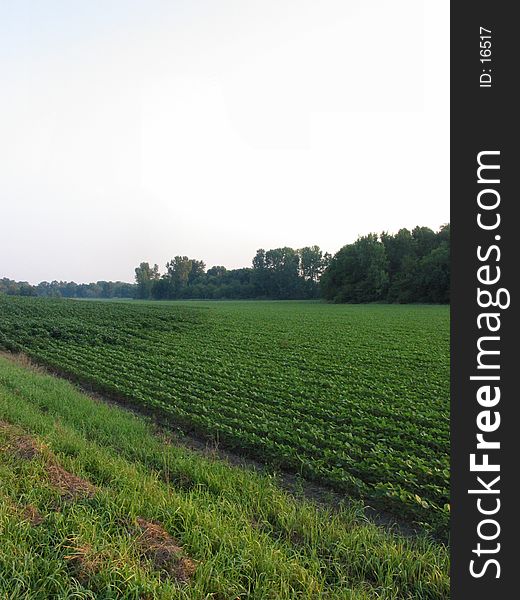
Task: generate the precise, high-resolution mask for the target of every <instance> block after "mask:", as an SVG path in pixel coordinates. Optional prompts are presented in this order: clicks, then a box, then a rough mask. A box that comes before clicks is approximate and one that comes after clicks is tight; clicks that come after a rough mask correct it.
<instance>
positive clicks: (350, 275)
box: [321, 233, 388, 302]
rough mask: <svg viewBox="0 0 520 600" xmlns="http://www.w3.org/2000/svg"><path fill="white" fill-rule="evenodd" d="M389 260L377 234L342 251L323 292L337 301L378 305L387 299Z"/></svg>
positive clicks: (324, 279)
mask: <svg viewBox="0 0 520 600" xmlns="http://www.w3.org/2000/svg"><path fill="white" fill-rule="evenodd" d="M387 269H388V259H387V257H386V251H385V247H384V245H383V244H382V243H381V242H380V241H379V239H378V236H377V234H375V233H371V234H369V235H367V236H363V237H360V238H358V239H357V240H356V241H355V242H354V243H353V244H349V245H347V246H344V247H343V248H341V250H340V251H339V252H338V253H337V254H336V255H335V256H334V258H333V259H332V261H331V263H330V265H329V267H328V268H327V270H326V271H325V273H324V274H323V276H322V279H321V285H322V292H323V295H324V297H325V298H326V299H328V300H333V301H334V302H375V301H378V300H383V299H385V297H386V292H387V288H388V271H387Z"/></svg>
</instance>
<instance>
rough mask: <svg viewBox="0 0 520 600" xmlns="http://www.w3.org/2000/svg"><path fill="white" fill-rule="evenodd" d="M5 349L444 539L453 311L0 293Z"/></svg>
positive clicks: (0, 342)
mask: <svg viewBox="0 0 520 600" xmlns="http://www.w3.org/2000/svg"><path fill="white" fill-rule="evenodd" d="M0 346H3V347H4V348H6V349H8V350H14V351H22V352H24V353H26V354H28V355H29V356H31V357H33V358H34V359H36V360H37V361H39V362H41V363H44V364H47V365H49V366H51V367H54V368H56V369H58V370H60V371H62V372H65V373H67V374H69V375H71V376H74V377H76V378H78V379H80V380H82V381H85V382H87V381H88V382H91V383H92V384H93V385H95V386H96V387H97V388H98V389H100V390H102V391H105V392H106V393H110V394H112V395H115V396H121V397H125V398H128V399H130V400H131V401H133V402H134V403H137V404H139V403H140V404H142V405H143V406H145V407H148V408H152V409H155V410H159V411H161V412H163V413H164V414H165V415H167V416H168V417H169V418H171V420H172V421H173V422H177V423H179V424H181V425H182V426H188V427H193V428H195V429H196V430H198V431H200V432H201V433H204V434H206V435H208V436H218V438H219V439H220V440H221V441H222V442H223V443H224V444H225V445H227V446H230V447H234V448H235V449H238V450H242V451H243V452H246V453H248V454H250V455H254V456H255V457H257V458H259V459H261V460H264V461H266V462H270V463H273V464H275V465H276V466H278V467H282V468H289V469H292V470H296V471H299V472H301V473H302V474H303V475H304V476H306V477H309V478H312V479H316V480H319V481H321V482H324V483H327V484H329V485H331V486H333V487H334V488H336V489H338V490H340V491H345V492H347V493H348V494H351V495H354V496H359V497H362V498H364V499H366V500H369V501H370V502H371V503H372V504H374V505H376V506H378V507H380V508H384V509H386V510H389V511H391V512H393V513H395V514H398V515H400V516H401V517H403V516H404V517H406V518H407V519H408V520H410V521H414V522H420V523H423V524H425V525H427V526H429V527H433V528H434V530H435V531H436V532H437V533H440V534H441V535H443V536H444V535H447V529H448V520H449V450H450V449H449V309H448V307H446V306H399V305H327V304H323V303H318V302H267V301H265V302H250V301H242V302H238V301H237V302H165V303H145V302H86V301H66V300H48V299H32V298H7V297H3V298H0Z"/></svg>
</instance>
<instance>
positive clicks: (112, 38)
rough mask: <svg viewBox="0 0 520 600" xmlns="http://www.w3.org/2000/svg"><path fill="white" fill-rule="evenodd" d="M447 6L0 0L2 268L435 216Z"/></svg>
mask: <svg viewBox="0 0 520 600" xmlns="http://www.w3.org/2000/svg"><path fill="white" fill-rule="evenodd" d="M448 82H449V2H448V0H435V1H433V0H430V1H429V2H428V1H425V2H422V1H421V0H394V1H393V2H389V1H388V0H220V1H218V2H217V1H216V0H213V1H210V0H182V1H181V0H170V1H159V0H147V1H146V2H142V1H131V0H124V1H123V0H121V1H116V0H88V2H86V1H84V0H81V1H79V0H78V1H76V0H62V1H56V0H46V1H45V2H41V0H34V1H27V0H2V1H1V2H0V90H1V91H0V226H1V228H0V277H2V276H6V277H10V278H13V279H17V280H28V281H30V282H31V283H37V282H39V281H41V280H49V281H50V280H52V279H62V280H75V281H77V282H83V281H85V282H87V281H96V280H100V279H112V280H117V279H120V280H125V281H131V280H132V279H133V269H134V267H135V266H136V265H137V264H138V263H139V262H140V261H143V260H146V261H150V262H151V263H155V262H157V263H158V264H159V265H160V267H161V269H164V264H165V263H166V261H167V260H169V259H170V258H171V257H173V256H174V255H176V254H182V255H188V256H190V257H193V258H198V259H202V260H204V261H205V262H206V264H207V266H208V267H209V266H212V265H216V264H223V265H225V266H227V267H229V268H232V267H239V266H250V263H251V259H252V257H253V255H254V254H255V251H256V249H257V248H261V247H262V248H266V249H268V248H274V247H279V246H292V247H294V248H299V247H301V246H305V245H311V244H318V245H320V246H321V247H322V248H323V249H324V250H328V251H330V252H335V251H337V250H338V249H339V248H340V247H341V246H343V245H344V244H346V243H348V242H352V241H354V240H355V239H356V237H357V236H358V235H360V234H365V233H368V232H371V231H376V232H380V231H382V230H387V231H391V232H394V231H397V230H398V229H399V228H401V227H408V228H412V227H413V226H414V225H416V224H421V225H427V226H430V227H432V228H438V227H439V226H440V225H441V224H442V223H445V222H447V221H449V97H448V93H449V88H448V85H449V84H448Z"/></svg>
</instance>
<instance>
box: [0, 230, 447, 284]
mask: <svg viewBox="0 0 520 600" xmlns="http://www.w3.org/2000/svg"><path fill="white" fill-rule="evenodd" d="M444 225H449V221H448V222H447V223H442V224H441V225H439V227H435V228H431V229H432V230H433V231H435V232H437V231H439V230H440V229H441V227H443V226H444ZM416 226H417V227H427V226H426V225H424V226H423V225H416ZM400 229H407V228H404V227H401V228H400ZM412 229H413V227H412V228H410V231H411V230H412ZM368 233H374V232H367V233H366V234H364V235H368ZM381 233H383V232H381ZM385 233H389V234H390V235H395V234H396V233H397V231H385ZM377 235H380V234H377ZM354 241H355V240H351V241H349V242H347V243H346V244H343V246H342V247H344V246H348V245H349V244H352V243H353V242H354ZM313 245H314V244H307V246H313ZM283 247H284V246H280V248H283ZM304 247H305V246H302V248H304ZM263 249H264V250H266V251H267V250H274V248H263ZM320 249H321V250H322V251H323V253H326V252H329V251H328V250H327V249H326V248H320ZM340 249H341V248H338V250H337V251H339V250H340ZM258 250H260V248H257V249H256V250H255V253H256V251H258ZM295 250H296V248H295ZM337 251H336V252H337ZM336 252H329V254H330V255H331V256H334V255H335V254H336ZM174 256H185V254H182V252H181V253H180V254H178V255H172V256H171V257H170V259H168V260H171V259H172V258H174ZM188 258H189V259H190V260H203V259H200V258H199V257H197V256H188ZM253 258H254V255H253V256H252V257H251V260H250V264H249V265H241V266H238V267H228V266H227V265H218V264H208V263H206V261H204V260H203V262H204V265H205V270H206V271H207V270H208V269H211V268H212V267H218V266H223V267H225V268H226V270H228V271H233V270H238V269H251V268H252V262H253ZM143 262H144V263H148V264H149V265H150V266H152V267H153V266H154V265H156V264H157V265H158V267H159V271H160V273H161V276H162V275H164V274H165V271H166V263H165V264H164V265H161V264H159V263H157V262H155V261H153V260H142V261H139V263H138V264H136V265H135V266H134V271H135V267H138V266H139V264H141V263H143ZM4 277H5V278H7V279H13V278H10V277H6V276H5V275H3V274H2V273H0V279H2V278H4ZM13 280H14V281H17V282H18V283H28V284H29V285H31V286H34V287H36V286H38V285H39V284H40V283H52V282H53V281H58V282H60V283H76V284H78V285H88V284H91V283H98V282H101V281H107V282H112V283H129V284H135V272H134V276H133V277H132V279H131V280H130V281H127V280H124V279H93V280H91V281H79V280H76V279H70V280H67V279H56V278H52V279H42V280H40V281H35V280H34V281H29V280H27V279H13Z"/></svg>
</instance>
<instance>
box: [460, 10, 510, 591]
mask: <svg viewBox="0 0 520 600" xmlns="http://www.w3.org/2000/svg"><path fill="white" fill-rule="evenodd" d="M515 8H516V6H515V4H514V3H512V2H505V1H498V2H489V1H487V2H483V1H481V0H476V1H474V2H465V3H461V2H458V3H457V2H452V3H451V223H452V304H451V319H452V320H451V323H452V324H451V335H452V338H451V340H452V341H451V356H452V358H451V360H452V372H451V377H452V383H451V419H452V429H451V440H452V473H451V490H452V492H451V498H452V500H451V507H452V536H451V549H452V575H451V581H452V598H453V599H454V600H466V599H468V598H471V599H472V600H478V599H480V598H486V599H493V600H501V599H502V598H513V597H515V598H516V597H520V564H517V563H518V562H519V559H518V550H517V544H518V542H519V535H520V533H519V526H518V523H519V521H520V497H519V496H520V492H519V491H518V487H519V482H520V469H519V466H518V465H519V458H520V452H519V448H520V416H519V408H518V407H519V405H520V398H519V393H518V390H517V385H516V381H515V379H516V378H518V377H520V351H519V350H518V347H519V344H518V343H517V339H516V338H517V336H518V335H519V334H520V332H519V328H518V319H517V305H518V284H517V277H518V276H519V272H520V269H519V268H518V260H519V258H520V252H519V251H518V248H519V245H520V235H519V233H517V232H516V229H517V228H518V225H517V223H516V221H515V218H514V215H515V213H516V209H517V207H518V205H519V204H520V196H519V192H518V190H517V189H516V187H517V179H518V177H519V173H520V160H519V159H520V155H519V151H518V144H519V143H520V141H519V140H518V138H519V133H520V132H519V129H520V128H519V126H518V124H519V118H518V116H517V115H518V111H519V102H518V91H517V89H518V77H517V73H518V59H519V58H520V51H519V47H520V46H519V42H520V35H519V33H518V25H517V20H516V19H515V17H514V14H513V13H514V12H516V11H515Z"/></svg>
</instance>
